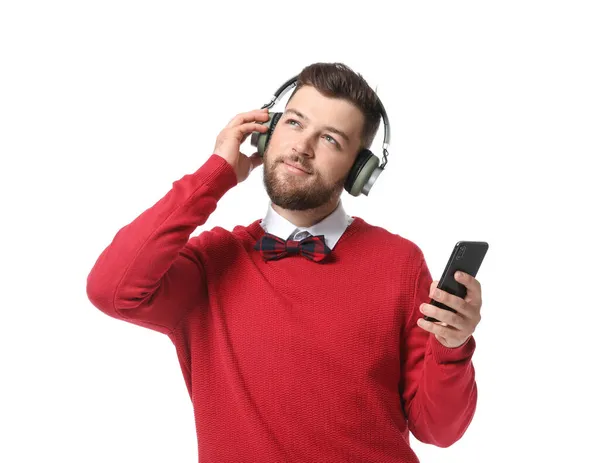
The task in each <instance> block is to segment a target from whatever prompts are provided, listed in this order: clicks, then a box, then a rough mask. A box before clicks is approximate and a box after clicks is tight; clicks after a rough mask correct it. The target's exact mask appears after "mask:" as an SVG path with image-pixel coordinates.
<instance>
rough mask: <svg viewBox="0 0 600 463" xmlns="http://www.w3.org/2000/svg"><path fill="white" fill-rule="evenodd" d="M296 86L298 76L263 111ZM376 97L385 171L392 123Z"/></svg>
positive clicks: (284, 86)
mask: <svg viewBox="0 0 600 463" xmlns="http://www.w3.org/2000/svg"><path fill="white" fill-rule="evenodd" d="M296 85H298V76H294V77H292V78H291V79H288V80H287V81H286V82H285V83H284V84H283V85H282V86H281V87H279V88H278V89H277V90H276V91H275V94H274V95H273V97H272V98H271V101H269V102H268V103H267V104H265V105H264V106H263V107H262V108H261V109H265V108H272V107H273V106H274V105H275V103H277V102H278V101H279V100H280V99H281V98H282V97H283V96H284V95H285V94H286V93H287V92H289V91H290V90H291V89H292V88H294V87H295V86H296ZM375 96H376V97H377V101H378V102H379V107H380V108H381V111H380V114H381V118H382V119H383V129H384V133H383V163H382V164H381V166H380V167H381V168H382V169H383V168H384V167H385V165H386V164H387V154H388V152H387V148H388V146H389V145H390V140H391V136H392V135H391V130H390V123H389V120H388V116H387V112H386V110H385V107H384V106H383V103H382V102H381V100H380V99H379V96H377V94H375Z"/></svg>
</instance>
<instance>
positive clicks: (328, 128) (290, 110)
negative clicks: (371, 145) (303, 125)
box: [284, 108, 350, 143]
mask: <svg viewBox="0 0 600 463" xmlns="http://www.w3.org/2000/svg"><path fill="white" fill-rule="evenodd" d="M287 113H293V114H295V115H296V116H298V117H299V118H300V119H304V120H305V121H308V120H309V119H308V117H306V116H305V115H304V114H302V113H301V112H300V111H298V110H297V109H294V108H287V109H286V110H285V112H284V114H287ZM324 129H325V130H327V131H328V132H332V133H336V134H338V135H339V136H340V137H342V138H343V139H344V140H346V142H348V143H350V137H349V136H348V135H347V134H346V132H343V131H341V130H340V129H336V128H335V127H331V126H327V127H324Z"/></svg>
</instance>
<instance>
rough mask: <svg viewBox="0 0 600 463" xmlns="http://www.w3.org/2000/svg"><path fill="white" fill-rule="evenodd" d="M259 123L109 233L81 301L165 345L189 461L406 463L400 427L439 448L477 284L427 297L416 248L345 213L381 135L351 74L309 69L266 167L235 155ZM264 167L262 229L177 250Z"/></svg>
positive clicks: (239, 120)
mask: <svg viewBox="0 0 600 463" xmlns="http://www.w3.org/2000/svg"><path fill="white" fill-rule="evenodd" d="M267 120H268V113H267V111H266V110H256V111H250V112H248V113H243V114H239V115H237V116H236V117H234V118H233V119H232V120H231V122H230V123H229V124H228V125H227V126H226V127H225V128H224V129H223V131H222V132H221V133H220V134H219V135H218V137H217V140H216V144H215V148H214V152H213V154H212V155H211V156H210V158H208V160H207V161H206V162H205V163H204V165H202V166H201V167H200V168H199V169H198V170H197V171H196V172H194V173H192V174H189V175H186V176H184V177H182V178H181V179H179V180H178V181H176V182H174V183H173V187H172V189H171V190H170V191H169V192H168V193H167V194H166V195H165V196H164V197H163V198H162V199H160V200H159V201H158V202H157V203H156V204H154V205H153V206H152V207H151V208H149V209H147V210H146V211H144V212H143V213H142V214H141V215H140V216H138V217H137V218H136V219H135V220H133V221H132V222H131V223H130V224H128V225H126V226H124V227H123V228H122V229H120V230H119V231H118V233H117V234H116V236H115V237H114V239H113V241H112V242H111V243H110V245H109V246H108V247H107V248H106V249H105V250H104V251H103V253H102V254H101V255H100V257H99V258H98V260H97V262H96V263H95V265H94V268H93V269H92V271H91V273H90V275H89V277H88V284H87V292H88V297H89V298H90V300H91V301H92V303H93V304H94V305H95V306H96V307H98V308H99V309H100V310H102V311H103V312H105V313H106V314H108V315H110V316H112V317H115V318H118V319H121V320H125V321H128V322H130V323H134V324H137V325H140V326H143V327H146V328H149V329H153V330H156V331H159V332H162V333H164V334H166V335H167V336H169V338H170V339H171V340H172V342H173V344H174V345H175V347H176V351H177V355H178V359H179V362H180V366H181V369H182V372H183V375H184V378H185V381H186V385H187V387H188V391H189V393H190V397H191V399H192V403H193V406H194V416H195V423H196V431H197V436H198V453H199V459H200V461H201V462H202V463H212V462H220V463H223V462H259V461H260V462H293V461H306V462H316V461H319V462H320V461H323V462H349V461H356V462H378V463H383V462H418V461H419V460H418V458H417V456H416V455H415V452H414V451H413V450H412V448H411V446H410V442H409V431H411V432H412V433H413V434H414V436H415V437H416V438H417V439H419V440H420V441H422V442H425V443H430V444H433V445H436V446H440V447H447V446H449V445H451V444H453V443H454V442H456V441H457V440H458V439H459V438H460V437H461V436H462V435H463V434H464V432H465V431H466V429H467V427H468V426H469V424H470V422H471V420H472V417H473V414H474V412H475V406H476V400H477V387H476V383H475V376H474V375H475V373H474V368H473V364H472V355H473V353H474V349H475V340H474V338H473V336H472V334H473V332H474V330H475V327H476V325H477V323H478V322H479V320H480V308H481V288H480V285H479V283H478V282H477V280H475V279H474V278H471V277H469V276H466V277H462V278H459V280H458V281H459V282H461V283H463V284H464V285H465V286H466V287H467V291H468V293H467V296H466V298H465V299H464V300H462V299H458V298H456V297H454V296H452V295H450V294H447V293H442V294H441V296H438V295H434V293H433V291H434V290H435V288H436V286H437V281H432V279H431V275H430V273H429V270H428V267H427V265H426V262H425V259H424V257H423V253H422V252H421V250H420V248H419V247H418V246H417V245H416V244H414V243H412V242H411V241H409V240H407V239H405V238H402V237H401V236H399V235H397V234H393V233H390V232H388V231H386V230H384V229H383V228H381V227H377V226H374V225H371V224H369V223H367V222H366V221H365V220H363V219H361V218H360V217H355V216H348V215H347V214H346V213H345V212H344V210H343V208H342V204H341V201H340V196H341V193H342V190H343V185H344V181H345V179H346V178H347V176H348V173H349V170H350V167H351V166H352V164H353V162H354V159H355V158H356V155H357V153H358V152H359V151H360V149H361V148H363V147H368V146H369V145H370V144H371V142H372V141H373V138H374V136H375V132H376V131H377V128H378V125H379V107H378V103H377V98H376V95H375V93H374V92H373V90H372V89H371V88H370V87H369V86H368V84H367V83H366V82H365V81H364V79H363V78H362V77H361V76H360V75H359V74H356V73H354V72H353V71H352V70H351V69H350V68H348V67H347V66H344V65H342V64H339V63H331V64H330V63H315V64H313V65H311V66H307V67H306V68H305V69H303V71H302V72H301V74H300V75H299V80H298V85H297V87H296V89H295V90H294V93H293V94H292V96H291V98H290V99H289V101H288V103H287V106H286V111H285V112H284V115H283V116H282V118H281V119H280V120H279V122H278V124H277V126H276V128H275V130H274V132H273V134H272V137H271V140H270V142H269V145H268V149H267V150H266V152H265V154H264V157H261V156H259V155H258V154H257V153H255V154H253V155H252V156H250V157H247V156H245V155H244V154H242V153H241V152H240V151H239V150H240V145H241V143H243V141H244V140H245V139H246V138H247V137H248V136H249V135H250V134H251V133H252V132H262V133H264V132H265V131H266V130H267V129H266V127H265V126H264V125H263V124H262V123H263V122H265V121H267ZM261 164H264V184H265V187H266V190H267V193H268V195H269V197H270V200H271V202H270V204H269V207H268V210H267V213H266V216H265V217H264V218H263V219H262V220H256V221H254V222H253V223H251V224H250V225H248V226H236V227H234V229H233V231H231V232H230V231H227V230H225V229H223V228H221V227H215V228H213V229H212V230H207V231H203V232H202V233H200V234H199V235H198V236H196V237H194V238H191V239H190V235H191V233H192V232H193V231H194V230H195V229H196V228H197V227H198V226H201V225H202V224H204V223H205V222H206V220H207V219H208V217H209V215H210V214H211V213H212V212H213V211H214V210H215V209H216V207H217V202H218V200H219V199H220V198H221V197H222V196H223V195H224V194H225V193H226V192H227V191H228V190H229V189H230V188H232V187H234V186H235V185H237V184H239V183H241V182H243V181H244V180H245V179H246V178H248V176H249V175H250V173H251V171H252V169H254V168H256V167H257V166H259V165H261ZM278 240H280V241H279V245H280V247H279V248H278V247H277V246H278V245H277V243H278ZM304 240H307V241H306V242H310V243H311V244H310V245H309V246H307V247H304V248H303V249H304V251H302V252H299V250H300V243H301V242H305V241H304ZM281 246H283V248H281ZM276 249H279V250H281V249H284V250H285V249H287V250H289V252H279V251H277V252H275V250H276ZM311 251H312V252H311ZM430 296H433V297H434V299H437V300H438V301H440V302H443V303H444V304H446V305H448V306H450V307H453V308H455V309H456V310H457V313H456V314H454V313H451V312H448V311H444V310H440V309H438V308H437V307H435V306H432V305H429V304H427V303H426V301H428V300H429V297H430ZM423 314H427V315H430V316H432V317H434V318H437V319H438V320H440V323H431V322H427V321H425V320H424V319H423V318H422V317H423Z"/></svg>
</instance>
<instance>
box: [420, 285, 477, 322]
mask: <svg viewBox="0 0 600 463" xmlns="http://www.w3.org/2000/svg"><path fill="white" fill-rule="evenodd" d="M429 297H431V298H432V299H433V300H434V301H437V302H441V303H442V304H444V305H446V306H448V307H450V308H451V309H454V310H456V311H457V312H458V313H461V314H463V315H467V314H468V312H469V305H468V304H467V301H465V300H464V299H463V298H462V297H458V296H455V295H454V294H450V293H449V292H447V291H444V290H442V289H440V288H435V289H434V290H433V291H431V292H430V293H429Z"/></svg>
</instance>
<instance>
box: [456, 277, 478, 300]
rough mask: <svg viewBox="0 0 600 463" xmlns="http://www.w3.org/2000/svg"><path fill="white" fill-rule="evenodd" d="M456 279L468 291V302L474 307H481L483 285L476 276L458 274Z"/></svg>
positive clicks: (466, 297) (466, 296)
mask: <svg viewBox="0 0 600 463" xmlns="http://www.w3.org/2000/svg"><path fill="white" fill-rule="evenodd" d="M454 279H455V280H456V281H458V282H459V283H460V284H461V285H464V286H465V288H466V289H467V294H466V295H465V299H466V300H468V301H470V302H471V303H472V304H474V305H481V283H479V281H477V279H476V278H475V277H474V276H472V275H469V274H468V273H465V272H456V273H455V274H454Z"/></svg>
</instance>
